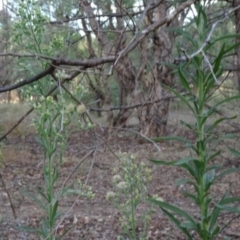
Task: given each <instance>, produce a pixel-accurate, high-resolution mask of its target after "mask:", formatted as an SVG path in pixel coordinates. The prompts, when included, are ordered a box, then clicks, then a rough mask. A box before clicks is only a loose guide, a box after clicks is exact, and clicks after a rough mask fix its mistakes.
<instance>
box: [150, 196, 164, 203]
mask: <svg viewBox="0 0 240 240" xmlns="http://www.w3.org/2000/svg"><path fill="white" fill-rule="evenodd" d="M153 198H154V199H155V200H157V201H159V202H163V201H164V200H163V198H161V197H159V196H158V195H154V196H153Z"/></svg>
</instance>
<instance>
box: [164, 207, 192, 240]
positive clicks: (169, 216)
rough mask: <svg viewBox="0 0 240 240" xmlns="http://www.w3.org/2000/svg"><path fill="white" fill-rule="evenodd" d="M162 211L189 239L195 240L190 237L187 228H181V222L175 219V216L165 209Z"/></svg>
mask: <svg viewBox="0 0 240 240" xmlns="http://www.w3.org/2000/svg"><path fill="white" fill-rule="evenodd" d="M162 211H163V212H164V213H165V215H167V216H168V218H169V219H170V220H171V221H172V222H173V223H174V224H175V225H176V226H177V227H178V228H179V229H180V230H181V231H182V232H183V233H184V234H185V235H186V236H187V237H188V239H189V240H193V238H192V236H191V235H190V233H189V232H188V230H187V229H186V228H185V227H183V226H181V222H180V221H179V220H178V219H177V218H176V217H174V215H173V214H171V213H170V212H169V211H167V210H165V209H163V208H162Z"/></svg>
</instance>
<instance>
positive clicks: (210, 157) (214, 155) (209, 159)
mask: <svg viewBox="0 0 240 240" xmlns="http://www.w3.org/2000/svg"><path fill="white" fill-rule="evenodd" d="M220 153H221V151H220V150H219V151H217V152H215V153H213V154H212V155H210V156H209V157H208V158H207V162H210V161H211V160H212V159H214V158H215V157H217V156H219V155H220ZM213 169H215V168H213Z"/></svg>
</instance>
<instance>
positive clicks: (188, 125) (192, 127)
mask: <svg viewBox="0 0 240 240" xmlns="http://www.w3.org/2000/svg"><path fill="white" fill-rule="evenodd" d="M180 123H181V124H182V125H184V126H186V127H187V128H189V129H191V130H193V131H195V129H196V127H195V124H190V123H186V122H184V121H182V120H180Z"/></svg>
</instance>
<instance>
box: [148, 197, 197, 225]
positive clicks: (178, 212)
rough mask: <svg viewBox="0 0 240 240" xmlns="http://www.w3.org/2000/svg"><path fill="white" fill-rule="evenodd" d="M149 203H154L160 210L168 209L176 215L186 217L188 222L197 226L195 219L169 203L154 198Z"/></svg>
mask: <svg viewBox="0 0 240 240" xmlns="http://www.w3.org/2000/svg"><path fill="white" fill-rule="evenodd" d="M149 201H151V202H152V203H155V204H156V205H158V206H159V207H160V208H164V209H168V210H169V211H171V212H174V213H175V214H178V215H180V216H181V217H184V218H185V219H186V220H188V221H189V222H191V223H192V224H195V221H194V219H193V218H192V217H191V216H190V215H189V214H188V213H187V212H185V211H183V210H182V209H180V208H178V207H176V206H174V205H171V204H169V203H166V202H161V201H158V200H156V199H153V198H149Z"/></svg>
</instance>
